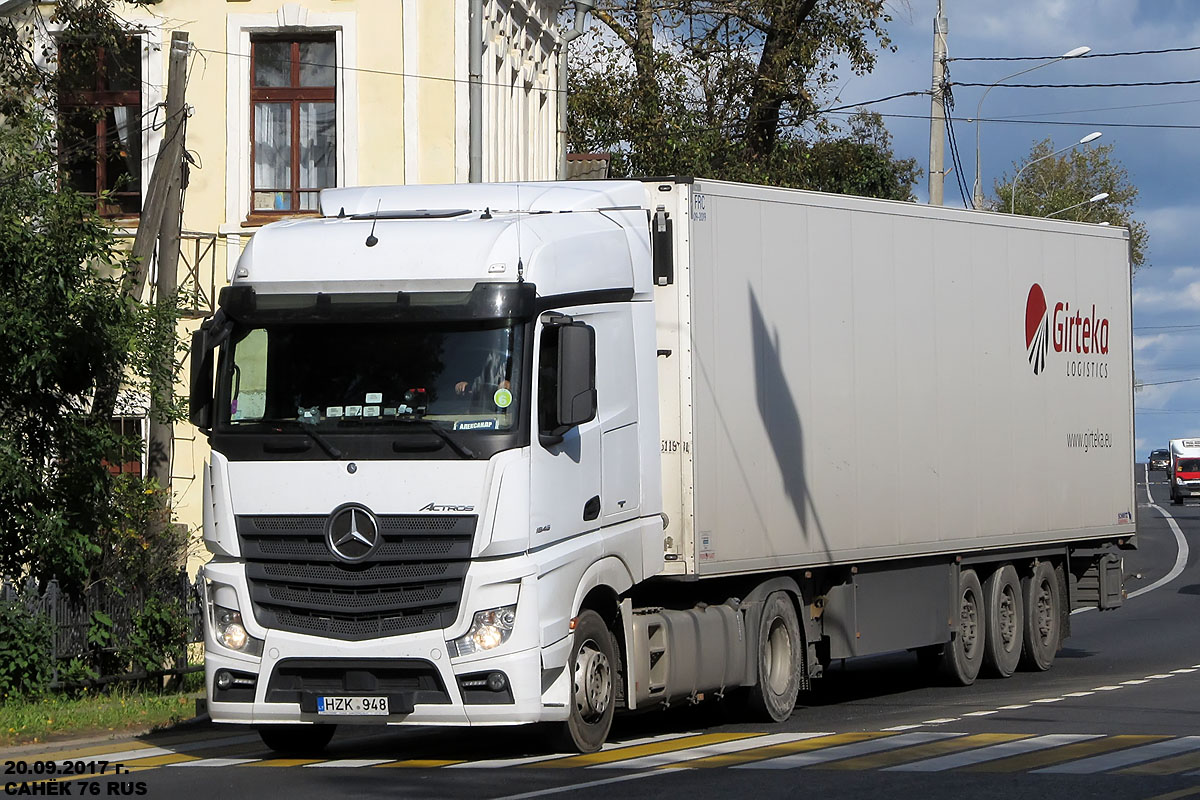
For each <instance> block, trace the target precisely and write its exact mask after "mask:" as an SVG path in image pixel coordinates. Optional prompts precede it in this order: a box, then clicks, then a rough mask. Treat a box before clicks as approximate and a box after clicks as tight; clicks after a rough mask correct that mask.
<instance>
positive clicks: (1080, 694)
mask: <svg viewBox="0 0 1200 800" xmlns="http://www.w3.org/2000/svg"><path fill="white" fill-rule="evenodd" d="M1093 694H1095V692H1067V693H1066V694H1065V695H1063V697H1087V696H1089V695H1093Z"/></svg>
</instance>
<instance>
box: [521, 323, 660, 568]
mask: <svg viewBox="0 0 1200 800" xmlns="http://www.w3.org/2000/svg"><path fill="white" fill-rule="evenodd" d="M563 313H568V314H569V315H570V317H571V318H572V319H573V320H575V321H577V322H582V323H584V324H586V325H589V326H591V327H592V328H593V329H594V330H595V332H596V395H597V409H596V418H595V419H593V420H592V421H591V422H586V423H584V424H582V425H579V426H577V427H575V428H573V429H571V430H570V431H568V432H567V433H566V434H565V435H564V436H563V440H562V441H561V442H559V443H555V444H543V443H542V442H540V441H539V440H538V437H537V435H536V434H535V435H534V436H533V437H532V438H533V441H532V448H533V456H532V459H531V467H530V469H531V473H532V474H531V476H530V478H531V480H530V493H531V498H530V511H531V514H530V525H531V527H532V531H531V535H530V547H531V548H535V549H536V548H538V547H541V546H544V545H547V544H551V543H553V542H557V541H561V540H563V539H566V538H568V537H571V536H575V535H577V534H580V533H585V532H587V531H592V530H595V529H597V528H600V527H602V526H603V525H606V524H613V523H615V522H619V521H622V520H625V519H630V518H633V517H636V516H637V512H638V508H639V505H640V501H641V480H640V469H639V462H638V425H637V422H638V419H637V386H636V379H635V374H636V373H635V367H634V360H633V332H632V331H633V326H632V321H631V319H630V318H629V309H628V307H626V306H624V305H621V304H611V305H598V306H591V307H587V308H582V309H571V310H569V311H564V312H563ZM537 328H538V331H537V342H536V344H535V346H536V350H535V355H534V375H535V376H536V377H537V379H538V381H539V391H538V393H537V394H535V397H538V398H539V402H540V401H541V391H540V388H541V385H540V382H541V381H542V380H543V379H546V378H548V376H547V375H546V374H545V372H544V370H543V360H544V359H548V358H549V355H550V353H552V350H553V345H554V342H553V329H552V328H547V327H546V326H545V325H543V324H539V325H538V326H537ZM535 421H536V420H535ZM606 457H607V458H606Z"/></svg>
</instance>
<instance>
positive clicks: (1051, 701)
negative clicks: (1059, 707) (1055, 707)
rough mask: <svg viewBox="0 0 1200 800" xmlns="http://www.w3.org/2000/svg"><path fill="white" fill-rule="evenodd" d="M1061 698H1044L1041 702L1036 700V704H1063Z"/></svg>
mask: <svg viewBox="0 0 1200 800" xmlns="http://www.w3.org/2000/svg"><path fill="white" fill-rule="evenodd" d="M1061 701H1062V698H1061V697H1043V698H1042V699H1041V700H1034V701H1033V702H1035V703H1058V702H1061Z"/></svg>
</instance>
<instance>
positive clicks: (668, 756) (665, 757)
mask: <svg viewBox="0 0 1200 800" xmlns="http://www.w3.org/2000/svg"><path fill="white" fill-rule="evenodd" d="M831 735H832V734H831V733H830V732H828V731H826V732H824V733H775V734H772V735H770V736H754V737H752V738H750V739H737V740H734V741H731V742H717V743H716V744H706V745H703V746H701V747H693V748H692V749H690V750H680V751H679V752H676V753H654V754H652V755H648V756H642V757H641V758H631V759H629V760H628V761H616V762H613V763H611V764H592V765H591V766H589V767H587V769H614V768H615V769H646V768H648V767H661V766H664V765H666V764H680V765H685V764H686V762H688V761H695V760H696V759H698V758H707V757H708V756H717V755H721V754H722V753H738V752H741V751H742V750H754V749H756V748H759V747H770V746H771V745H773V744H783V743H785V742H799V741H801V740H803V739H815V738H816V737H818V736H831Z"/></svg>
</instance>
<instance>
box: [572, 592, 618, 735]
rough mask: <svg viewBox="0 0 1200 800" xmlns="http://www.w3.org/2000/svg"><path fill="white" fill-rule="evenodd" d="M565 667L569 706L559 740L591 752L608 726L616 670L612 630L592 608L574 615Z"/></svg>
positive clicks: (609, 724) (610, 716)
mask: <svg viewBox="0 0 1200 800" xmlns="http://www.w3.org/2000/svg"><path fill="white" fill-rule="evenodd" d="M567 671H568V672H569V673H570V674H571V710H570V716H569V717H568V718H567V721H566V722H565V723H563V728H564V729H563V734H564V736H563V737H562V738H563V739H564V742H563V743H564V744H565V745H567V746H568V747H572V748H574V749H576V750H578V751H579V752H581V753H594V752H596V751H597V750H599V749H600V747H601V746H602V745H603V744H604V742H605V740H606V739H607V738H608V731H609V729H610V728H611V727H612V719H613V710H614V709H615V708H616V699H617V691H616V689H617V673H618V670H617V657H616V651H615V648H614V647H613V637H612V634H611V633H610V632H609V630H608V627H607V626H606V625H605V624H604V620H603V619H601V618H600V615H599V614H597V613H596V612H595V611H591V610H585V611H581V612H580V614H579V616H578V617H576V619H575V634H574V639H573V641H572V644H571V655H570V657H569V659H568V661H567Z"/></svg>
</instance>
